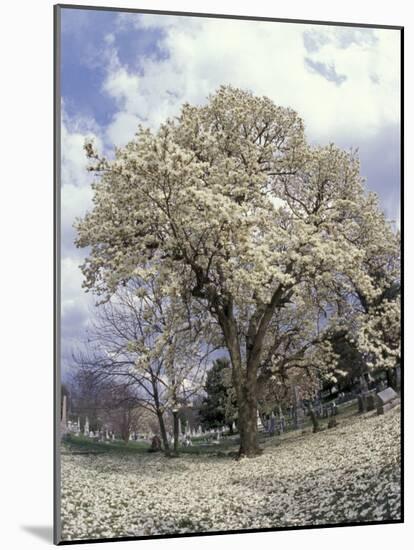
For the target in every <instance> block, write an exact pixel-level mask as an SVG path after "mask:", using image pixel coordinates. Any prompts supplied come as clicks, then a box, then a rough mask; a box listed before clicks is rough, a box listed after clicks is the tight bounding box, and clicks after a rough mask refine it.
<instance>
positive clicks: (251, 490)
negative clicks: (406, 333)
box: [62, 407, 401, 540]
mask: <svg viewBox="0 0 414 550" xmlns="http://www.w3.org/2000/svg"><path fill="white" fill-rule="evenodd" d="M276 439H277V438H273V443H272V442H271V440H269V443H268V445H267V446H266V449H265V453H264V454H263V455H262V456H259V457H257V458H254V459H243V460H240V461H235V460H234V459H232V458H230V457H228V456H223V457H221V456H209V455H199V456H197V455H183V456H181V457H180V458H177V459H167V458H165V457H164V456H161V455H154V454H149V453H148V454H147V453H141V454H128V455H98V456H93V455H86V456H79V455H72V456H70V455H63V456H62V538H63V540H74V539H84V538H88V539H91V538H101V537H105V538H110V537H119V536H143V535H144V536H145V535H158V534H172V533H196V532H205V531H227V530H240V529H258V528H269V527H270V528H271V527H273V528H275V527H291V526H304V525H318V524H335V523H347V522H367V521H379V520H380V521H386V520H399V519H400V513H401V512H400V409H399V407H396V408H395V409H393V410H392V411H390V412H388V413H387V414H386V415H384V416H376V414H374V413H368V414H366V415H363V416H354V417H351V418H348V419H347V420H346V421H343V422H341V421H340V424H339V426H338V427H337V428H333V429H331V430H325V431H323V432H320V433H317V434H314V435H313V434H310V433H307V434H304V435H301V434H299V433H292V434H287V436H286V437H284V438H281V442H280V444H279V445H275V443H274V441H275V440H276Z"/></svg>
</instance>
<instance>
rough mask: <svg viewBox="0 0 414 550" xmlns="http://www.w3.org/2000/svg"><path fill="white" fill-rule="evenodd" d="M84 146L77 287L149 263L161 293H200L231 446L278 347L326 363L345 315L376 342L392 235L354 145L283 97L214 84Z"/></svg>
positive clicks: (390, 278) (251, 446)
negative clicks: (196, 101)
mask: <svg viewBox="0 0 414 550" xmlns="http://www.w3.org/2000/svg"><path fill="white" fill-rule="evenodd" d="M85 149H86V152H87V154H88V156H89V158H90V159H91V166H90V169H91V170H93V171H95V172H96V173H97V174H98V176H99V177H98V179H97V181H96V182H95V183H94V184H93V189H94V199H93V208H92V210H91V211H90V212H89V213H87V215H86V216H85V218H84V219H83V220H78V222H77V224H76V227H77V231H78V238H77V245H78V246H81V247H90V253H89V255H88V258H87V259H86V261H85V263H84V265H83V273H84V276H85V287H86V289H88V290H93V291H94V292H96V293H97V294H99V295H102V296H104V298H105V297H108V296H111V295H112V294H113V293H114V292H115V291H116V290H117V289H118V288H119V287H120V286H122V285H125V284H127V283H128V281H130V280H131V279H134V278H136V277H139V278H142V279H144V280H145V279H146V278H147V277H152V276H154V273H156V277H157V285H158V288H159V291H160V292H161V293H162V294H163V295H165V296H168V297H169V298H170V299H171V300H174V299H177V298H178V299H181V300H184V301H185V302H186V303H187V304H190V306H189V307H191V304H192V303H196V304H198V306H200V305H202V306H203V307H204V309H205V315H206V318H211V319H213V320H215V322H216V323H217V324H218V326H219V327H220V330H221V334H222V338H223V344H224V346H225V347H226V348H227V350H228V353H229V356H230V358H231V364H232V381H233V385H234V389H235V392H236V395H237V402H238V407H239V412H238V419H239V429H240V435H241V447H240V453H241V454H246V455H252V454H255V453H256V452H258V448H257V443H256V416H257V380H258V376H260V375H261V374H263V372H264V371H265V369H267V370H268V373H269V376H270V375H271V374H272V364H273V368H276V369H277V368H278V367H277V364H278V362H279V366H280V358H281V357H282V356H283V354H285V355H286V354H289V356H292V355H293V356H294V357H295V361H293V363H292V367H293V366H294V367H295V368H298V367H303V368H306V367H307V366H309V365H311V366H312V367H314V368H324V366H325V365H326V364H327V363H332V362H333V361H334V359H335V357H334V354H333V352H332V349H331V347H330V344H329V339H328V338H323V333H324V331H327V330H328V328H329V329H331V330H332V327H336V328H338V326H342V325H343V324H344V323H346V324H347V325H348V326H354V327H357V331H358V333H359V334H362V333H363V334H365V335H366V337H364V338H361V337H359V336H358V335H357V334H356V335H355V338H356V339H357V340H358V338H359V340H358V342H360V344H361V346H365V347H367V346H368V347H370V349H371V348H373V347H375V348H376V349H377V350H378V348H379V347H380V345H379V343H378V338H379V339H380V344H381V345H382V339H381V337H380V336H378V335H379V332H380V330H379V328H378V327H379V326H382V324H383V323H387V322H388V321H386V320H385V318H386V319H390V321H389V323H395V318H396V316H398V306H396V304H397V302H395V301H394V302H393V303H392V304H391V302H384V301H382V302H381V300H380V298H381V296H382V295H383V293H384V290H385V287H387V288H388V287H389V283H390V284H391V283H393V282H395V281H396V280H397V279H398V266H397V263H398V262H397V261H395V258H396V257H397V256H398V238H397V236H396V235H395V234H394V233H393V231H392V229H391V227H390V225H389V224H388V223H387V222H386V221H385V218H384V216H383V214H382V213H381V211H380V209H379V207H378V202H377V200H376V198H375V197H374V196H373V195H372V194H368V193H366V190H365V186H364V182H363V180H362V178H361V176H360V170H359V161H358V158H357V155H356V153H355V152H352V151H351V152H348V151H343V150H341V149H340V148H338V147H336V146H335V145H334V144H329V145H327V146H312V145H309V144H308V143H307V141H306V139H305V133H304V124H303V122H302V120H301V119H300V117H299V116H298V114H297V113H296V112H295V111H293V110H292V109H289V108H285V107H280V106H277V105H275V104H274V103H273V102H272V101H271V100H270V99H268V98H266V97H255V96H254V95H253V94H252V93H250V92H246V91H243V90H239V89H236V88H232V87H230V86H222V87H221V88H220V89H219V90H218V91H217V92H216V93H215V94H213V95H212V96H210V97H209V100H208V102H207V103H206V104H205V105H203V106H192V105H188V104H185V105H183V107H182V110H181V113H180V115H179V116H178V117H177V118H175V119H168V120H167V121H166V122H165V123H164V124H162V125H161V126H160V127H159V129H158V130H157V131H155V132H153V131H151V130H150V129H148V128H144V127H139V128H138V130H137V133H136V134H135V137H134V139H132V140H131V141H130V142H129V143H128V144H127V145H126V146H125V147H123V148H119V149H117V150H116V151H115V158H114V159H113V160H109V159H106V158H102V157H100V156H99V155H98V153H97V152H96V151H95V150H94V147H93V144H91V143H88V144H86V146H85ZM396 251H397V252H396ZM392 258H394V261H393V260H392ZM387 285H388V286H387ZM379 302H381V304H382V305H381V308H382V309H378V308H379V307H380V306H379V305H378V304H379ZM364 303H365V304H370V309H369V311H367V310H364V308H362V309H361V307H360V306H361V305H363V304H364ZM357 306H359V309H358V307H357ZM395 306H396V307H395ZM378 315H380V318H381V320H380V322H379V323H378V322H377V321H378V319H376V316H378ZM321 316H322V317H323V319H324V320H323V322H320V319H321ZM292 317H294V318H295V319H296V321H295V320H292V319H291V318H292ZM301 319H302V320H303V326H302V328H299V331H298V329H296V331H293V330H292V332H291V333H290V334H289V331H287V329H286V327H287V326H288V325H289V323H290V325H291V326H293V325H295V326H296V327H298V325H299V327H300V322H299V324H298V320H299V321H300V320H301ZM291 321H292V322H291ZM397 339H398V338H397ZM394 340H395V339H394ZM282 341H283V342H284V344H286V343H287V342H289V346H290V347H284V346H283V344H282ZM367 342H369V344H368V343H367ZM381 349H382V348H381ZM371 351H372V349H371ZM331 352H332V353H331ZM388 352H390V353H391V352H392V354H394V356H395V354H396V353H398V352H397V351H396V347H395V346H394V347H391V346H389V347H388ZM269 354H270V355H269ZM272 354H273V358H272ZM388 355H389V354H388ZM269 358H270V363H269ZM272 362H273V363H272ZM394 362H395V358H394Z"/></svg>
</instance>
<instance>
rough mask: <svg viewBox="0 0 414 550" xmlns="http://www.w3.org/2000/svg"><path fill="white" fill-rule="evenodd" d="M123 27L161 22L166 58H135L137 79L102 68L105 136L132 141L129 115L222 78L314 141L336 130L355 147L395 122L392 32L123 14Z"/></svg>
mask: <svg viewBox="0 0 414 550" xmlns="http://www.w3.org/2000/svg"><path fill="white" fill-rule="evenodd" d="M131 24H132V26H133V27H135V28H136V29H137V32H139V29H142V28H145V29H148V28H161V29H162V36H163V38H162V39H161V42H160V43H159V46H160V47H161V49H162V50H164V51H166V52H168V56H167V57H166V58H165V59H162V60H156V59H154V58H147V59H144V60H142V59H140V65H141V67H142V75H141V76H139V77H138V76H137V75H135V74H134V73H133V72H132V71H128V69H127V68H126V67H123V66H122V65H121V64H120V63H119V61H117V63H115V65H112V67H110V69H109V72H108V77H107V81H106V84H105V89H106V90H107V91H108V93H110V94H111V95H112V96H113V97H115V98H116V99H117V101H118V104H119V106H120V112H119V113H118V114H117V116H116V117H115V119H114V121H113V125H114V126H115V130H111V128H110V129H109V135H112V137H113V138H114V139H118V138H119V137H120V136H124V139H123V140H122V141H123V142H125V141H127V139H128V138H131V137H132V133H133V132H132V133H131V127H132V120H133V119H132V117H137V118H139V119H141V120H143V121H145V122H146V123H147V124H149V125H150V126H157V125H158V124H159V123H160V122H162V121H163V120H164V119H165V118H166V117H167V116H173V115H175V114H177V112H178V110H179V107H180V105H181V104H182V103H183V102H184V101H189V102H191V103H203V102H205V101H206V96H207V95H208V94H209V93H211V92H213V91H214V90H215V89H217V88H218V86H219V85H221V84H232V85H235V86H239V87H242V88H247V89H250V90H252V91H253V92H254V93H257V94H264V95H267V96H269V97H271V98H272V99H273V100H274V101H275V102H276V103H278V104H281V105H285V106H291V107H292V108H294V109H295V110H297V111H298V112H299V114H300V115H301V116H302V117H303V119H304V120H305V123H306V128H307V132H308V135H309V136H310V138H311V139H314V140H317V141H329V140H335V139H338V136H341V137H345V138H346V139H348V140H351V141H352V143H353V144H354V145H357V144H358V139H359V137H361V139H363V138H367V137H369V136H373V135H375V133H376V132H378V131H379V130H380V128H381V127H383V126H384V125H386V124H389V123H395V122H398V119H399V97H400V89H399V34H398V31H392V30H372V29H352V30H351V31H350V29H342V28H330V27H326V26H315V25H302V24H287V23H280V24H278V23H271V22H257V21H234V20H226V19H224V20H223V19H217V20H214V19H195V18H185V17H160V16H156V15H153V16H151V15H141V16H131V17H129V16H128V15H125V14H124V15H123V17H122V18H121V19H120V28H119V29H118V32H122V29H123V28H126V27H128V25H129V26H131ZM115 46H116V42H115V43H113V44H112V47H115ZM305 46H307V47H305ZM113 58H116V52H113ZM305 58H308V59H310V60H311V61H312V62H313V63H316V64H319V66H322V67H327V68H328V69H329V68H330V69H332V70H333V73H332V74H335V73H336V74H338V75H344V77H345V78H344V79H343V82H342V83H341V84H340V85H338V84H337V83H336V82H334V81H330V80H328V79H326V78H324V76H323V75H322V74H321V73H320V72H318V71H312V70H309V68H308V69H307V68H306V62H305ZM121 113H123V115H122V116H121ZM125 114H127V115H128V116H125ZM124 131H125V134H123V132H124ZM125 136H128V138H125Z"/></svg>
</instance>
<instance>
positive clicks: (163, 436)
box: [157, 410, 170, 456]
mask: <svg viewBox="0 0 414 550" xmlns="http://www.w3.org/2000/svg"><path fill="white" fill-rule="evenodd" d="M157 417H158V424H159V426H160V432H161V440H162V443H163V445H164V453H165V456H170V444H169V443H168V437H167V430H166V429H165V423H164V416H163V414H162V412H161V411H160V410H158V411H157Z"/></svg>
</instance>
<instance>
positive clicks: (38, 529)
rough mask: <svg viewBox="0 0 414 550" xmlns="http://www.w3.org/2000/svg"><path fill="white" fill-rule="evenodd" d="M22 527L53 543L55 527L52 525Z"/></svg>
mask: <svg viewBox="0 0 414 550" xmlns="http://www.w3.org/2000/svg"><path fill="white" fill-rule="evenodd" d="M21 528H22V529H23V531H26V532H27V533H30V534H31V535H34V536H35V537H37V538H39V539H41V540H44V541H46V542H51V543H53V527H52V526H51V525H22V526H21Z"/></svg>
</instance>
